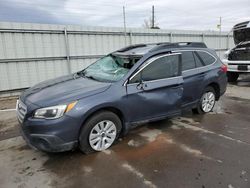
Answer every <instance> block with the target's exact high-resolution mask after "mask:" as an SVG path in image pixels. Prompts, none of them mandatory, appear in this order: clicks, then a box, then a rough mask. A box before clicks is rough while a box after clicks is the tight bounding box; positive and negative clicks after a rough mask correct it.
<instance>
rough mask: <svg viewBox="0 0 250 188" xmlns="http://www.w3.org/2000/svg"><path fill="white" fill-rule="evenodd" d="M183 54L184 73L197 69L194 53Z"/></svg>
mask: <svg viewBox="0 0 250 188" xmlns="http://www.w3.org/2000/svg"><path fill="white" fill-rule="evenodd" d="M181 54H182V71H185V70H189V69H194V68H195V60H194V55H193V52H191V51H188V52H181Z"/></svg>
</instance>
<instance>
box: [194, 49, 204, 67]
mask: <svg viewBox="0 0 250 188" xmlns="http://www.w3.org/2000/svg"><path fill="white" fill-rule="evenodd" d="M193 54H194V60H195V63H196V67H202V66H204V63H203V62H202V60H201V58H200V57H199V56H198V55H197V52H195V53H193Z"/></svg>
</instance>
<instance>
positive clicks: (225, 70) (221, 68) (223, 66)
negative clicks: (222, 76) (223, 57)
mask: <svg viewBox="0 0 250 188" xmlns="http://www.w3.org/2000/svg"><path fill="white" fill-rule="evenodd" d="M220 70H221V71H222V72H224V73H226V72H227V66H226V65H224V64H223V65H221V67H220Z"/></svg>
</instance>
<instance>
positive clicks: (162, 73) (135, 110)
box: [126, 53, 183, 122]
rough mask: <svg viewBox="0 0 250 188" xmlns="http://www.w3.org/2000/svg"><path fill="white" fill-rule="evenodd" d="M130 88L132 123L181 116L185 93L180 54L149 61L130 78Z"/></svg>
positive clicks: (129, 102)
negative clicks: (183, 94) (182, 100)
mask: <svg viewBox="0 0 250 188" xmlns="http://www.w3.org/2000/svg"><path fill="white" fill-rule="evenodd" d="M126 87H127V104H126V106H127V108H128V111H129V114H130V115H129V117H130V121H131V122H137V121H144V120H150V119H159V118H161V117H166V116H171V115H176V114H179V113H180V110H181V99H182V93H183V79H182V76H181V62H180V54H177V53H176V54H165V55H160V56H155V57H153V58H151V59H149V60H148V61H147V62H145V63H144V64H143V65H142V66H141V68H140V69H139V70H138V71H137V72H136V73H135V74H133V75H132V77H130V79H129V81H128V83H127V85H126Z"/></svg>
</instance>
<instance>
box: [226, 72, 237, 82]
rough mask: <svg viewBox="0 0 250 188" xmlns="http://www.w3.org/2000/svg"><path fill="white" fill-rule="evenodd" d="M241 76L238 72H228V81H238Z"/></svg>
mask: <svg viewBox="0 0 250 188" xmlns="http://www.w3.org/2000/svg"><path fill="white" fill-rule="evenodd" d="M238 77H239V73H238V72H227V78H228V82H236V81H237V79H238Z"/></svg>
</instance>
